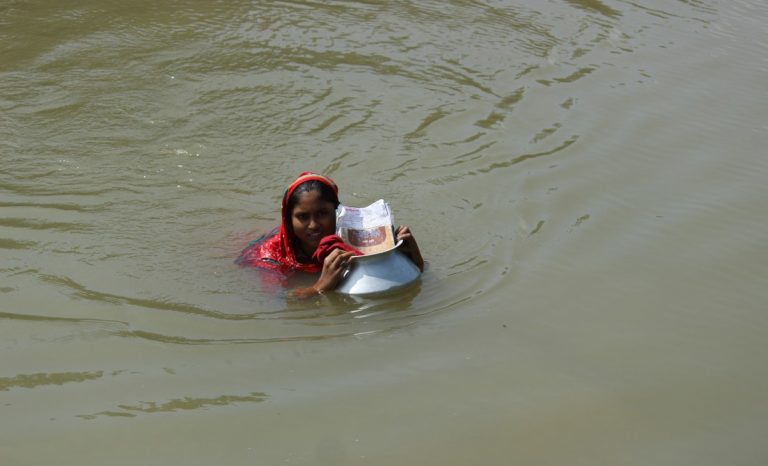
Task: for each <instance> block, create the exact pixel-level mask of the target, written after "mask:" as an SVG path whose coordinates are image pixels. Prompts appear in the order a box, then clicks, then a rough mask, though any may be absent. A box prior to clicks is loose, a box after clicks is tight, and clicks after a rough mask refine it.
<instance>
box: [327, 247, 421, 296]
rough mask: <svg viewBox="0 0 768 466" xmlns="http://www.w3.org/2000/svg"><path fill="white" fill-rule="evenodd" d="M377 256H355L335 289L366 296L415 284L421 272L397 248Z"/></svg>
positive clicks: (340, 291)
mask: <svg viewBox="0 0 768 466" xmlns="http://www.w3.org/2000/svg"><path fill="white" fill-rule="evenodd" d="M401 244H403V242H402V241H398V243H397V244H396V245H395V247H394V248H392V249H390V250H388V251H384V252H380V253H377V254H369V255H366V256H355V257H353V258H352V259H351V260H350V266H349V269H348V270H347V271H346V272H345V273H344V276H343V278H342V279H341V283H340V284H339V286H338V287H337V288H336V291H338V292H339V293H344V294H349V295H355V296H365V295H373V294H379V293H386V292H390V291H395V290H397V289H399V288H403V287H404V286H406V285H409V284H411V283H413V282H414V281H415V280H416V279H417V278H419V275H421V271H420V270H419V268H418V267H416V264H414V263H413V262H412V261H411V259H410V258H409V257H408V256H406V255H405V254H404V253H403V252H400V251H399V250H398V249H397V248H398V247H399V246H400V245H401Z"/></svg>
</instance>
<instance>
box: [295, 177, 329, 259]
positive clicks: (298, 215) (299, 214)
mask: <svg viewBox="0 0 768 466" xmlns="http://www.w3.org/2000/svg"><path fill="white" fill-rule="evenodd" d="M291 225H292V226H293V233H294V234H295V235H296V238H298V240H299V245H300V246H301V248H302V249H303V250H304V253H305V254H306V255H308V256H311V255H312V254H313V253H314V252H315V249H317V246H318V244H320V240H321V239H323V238H324V237H325V236H328V235H332V234H334V233H335V232H336V207H335V206H334V205H333V203H331V202H328V201H324V200H323V199H321V198H320V191H309V192H304V193H301V194H299V200H298V202H296V205H294V206H293V211H292V212H291Z"/></svg>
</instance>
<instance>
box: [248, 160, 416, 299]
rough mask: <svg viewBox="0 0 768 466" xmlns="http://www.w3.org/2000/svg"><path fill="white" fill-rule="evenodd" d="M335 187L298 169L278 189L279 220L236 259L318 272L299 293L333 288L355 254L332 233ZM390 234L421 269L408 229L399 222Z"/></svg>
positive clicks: (288, 270)
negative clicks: (281, 191)
mask: <svg viewBox="0 0 768 466" xmlns="http://www.w3.org/2000/svg"><path fill="white" fill-rule="evenodd" d="M338 193H339V188H338V187H337V186H336V183H334V182H333V180H331V179H330V178H328V177H326V176H323V175H319V174H317V173H312V172H303V173H301V174H300V175H299V177H298V178H296V180H294V181H293V183H291V185H290V186H288V189H287V190H286V191H285V194H284V195H283V201H282V208H281V214H282V219H281V223H280V226H279V227H278V228H276V229H275V230H273V231H272V233H270V234H269V235H266V236H263V237H261V238H259V239H257V240H255V241H252V242H251V243H250V244H249V245H248V246H247V247H246V248H245V249H244V250H243V252H241V253H240V257H238V258H237V260H236V261H235V262H236V263H237V264H240V265H243V266H252V267H260V268H264V269H268V270H273V271H277V272H279V273H281V274H283V275H289V274H291V273H293V272H307V273H314V274H317V273H319V274H320V275H319V276H318V278H317V281H316V282H315V284H314V285H312V286H310V287H306V288H299V289H296V290H294V291H293V293H292V294H293V295H294V296H296V297H299V298H303V297H310V296H315V295H318V294H323V293H324V292H326V291H330V290H333V289H335V288H336V286H337V285H338V284H339V281H340V280H341V277H342V274H343V273H344V270H345V269H346V267H347V266H348V265H349V260H350V258H351V257H352V256H354V255H360V252H359V251H357V250H356V249H354V248H352V247H351V246H349V245H347V244H345V243H344V242H343V241H342V240H341V238H339V237H338V236H336V235H335V232H336V207H338V206H339V197H338ZM395 237H396V240H397V241H400V240H402V241H403V244H402V245H401V246H400V248H399V249H400V251H402V252H404V253H405V254H406V255H407V256H408V257H409V258H410V259H411V261H413V263H414V264H416V266H417V267H418V268H419V270H421V271H424V259H423V258H422V257H421V252H420V251H419V246H418V245H417V244H416V240H415V239H414V237H413V235H412V234H411V231H410V229H409V228H408V227H407V226H403V225H401V226H399V227H398V228H397V230H396V232H395Z"/></svg>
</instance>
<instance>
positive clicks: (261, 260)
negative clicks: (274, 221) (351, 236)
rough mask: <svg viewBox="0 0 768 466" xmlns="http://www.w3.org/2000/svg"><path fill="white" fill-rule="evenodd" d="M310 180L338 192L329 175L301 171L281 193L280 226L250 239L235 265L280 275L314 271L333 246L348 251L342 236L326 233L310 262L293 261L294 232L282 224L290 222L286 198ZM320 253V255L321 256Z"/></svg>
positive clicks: (320, 266) (321, 263)
mask: <svg viewBox="0 0 768 466" xmlns="http://www.w3.org/2000/svg"><path fill="white" fill-rule="evenodd" d="M311 180H316V181H319V182H321V183H323V184H325V185H326V186H328V187H330V188H331V189H332V190H333V192H334V193H335V194H336V195H338V193H339V188H338V187H337V186H336V183H334V182H333V180H331V179H330V178H328V177H325V176H323V175H318V174H317V173H312V172H303V173H301V174H300V175H299V177H298V178H296V179H295V180H294V181H293V183H291V185H290V186H288V189H286V190H285V194H284V195H283V202H282V206H281V218H282V221H281V223H280V226H279V227H278V228H276V229H275V230H273V231H272V233H270V235H266V236H263V237H261V238H259V239H257V240H255V241H253V242H251V244H249V245H248V246H247V247H246V248H245V249H244V250H243V252H241V253H240V257H238V258H237V260H236V261H235V262H236V263H237V264H240V265H246V266H248V265H249V266H253V267H261V268H264V269H270V270H275V271H279V272H281V273H283V274H287V273H290V272H293V271H299V272H312V273H317V272H320V271H321V270H322V268H323V259H325V256H327V255H328V253H330V252H331V251H332V250H333V249H336V248H343V249H345V250H349V249H346V248H349V246H347V245H346V244H344V243H343V242H342V241H341V238H339V237H338V236H336V235H329V236H326V237H325V238H323V240H322V241H321V242H320V246H318V248H317V250H316V251H315V254H314V255H313V256H312V262H310V263H303V262H299V261H298V260H296V254H295V253H294V250H293V244H294V241H295V240H296V235H294V234H293V231H289V230H288V229H287V228H286V227H285V226H286V224H287V223H288V222H290V221H291V219H290V212H287V204H288V199H290V197H291V195H292V194H293V192H294V191H295V190H296V188H298V187H299V185H300V184H302V183H304V182H306V181H311ZM333 237H335V238H338V242H337V241H335V240H330V239H329V238H333ZM326 240H328V241H326ZM324 242H325V243H326V244H325V246H324V245H323V244H324ZM339 243H341V244H339ZM342 245H343V246H342ZM321 249H322V251H321ZM318 251H320V252H324V255H322V254H318ZM355 251H356V250H355ZM358 252H359V251H358ZM321 255H322V257H320V256H321Z"/></svg>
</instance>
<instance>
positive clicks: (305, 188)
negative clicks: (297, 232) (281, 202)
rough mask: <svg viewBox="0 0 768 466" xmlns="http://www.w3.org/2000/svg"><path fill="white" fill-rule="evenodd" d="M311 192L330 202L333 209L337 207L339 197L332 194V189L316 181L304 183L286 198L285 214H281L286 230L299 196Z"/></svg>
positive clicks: (289, 224)
mask: <svg viewBox="0 0 768 466" xmlns="http://www.w3.org/2000/svg"><path fill="white" fill-rule="evenodd" d="M312 191H319V192H320V199H321V200H323V201H325V202H330V203H331V204H333V207H334V208H336V207H338V206H339V197H338V196H337V195H336V193H335V192H333V189H331V187H330V186H328V185H327V184H325V183H322V182H320V181H317V180H309V181H305V182H303V183H301V184H300V185H298V186H297V187H296V189H294V190H293V193H291V197H289V198H288V202H286V203H285V212H283V216H284V217H285V223H286V226H287V227H288V228H290V226H291V222H290V219H291V213H292V212H293V207H294V206H295V205H296V203H297V202H299V196H301V195H302V194H304V193H308V192H312Z"/></svg>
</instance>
